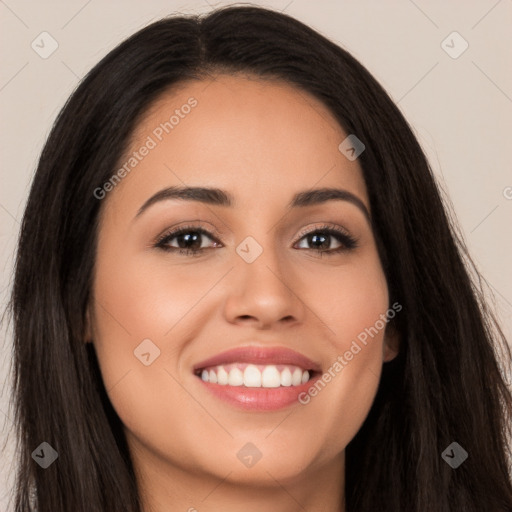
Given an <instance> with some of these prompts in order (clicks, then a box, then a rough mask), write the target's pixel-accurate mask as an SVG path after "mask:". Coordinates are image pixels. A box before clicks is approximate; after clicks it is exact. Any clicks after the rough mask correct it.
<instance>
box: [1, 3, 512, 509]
mask: <svg viewBox="0 0 512 512" xmlns="http://www.w3.org/2000/svg"><path fill="white" fill-rule="evenodd" d="M233 3H234V2H220V3H213V2H206V1H204V0H201V1H199V0H197V1H187V2H179V1H169V0H145V1H133V0H132V1H120V0H115V1H114V0H111V1H102V2H100V1H98V0H89V1H87V0H68V1H64V0H61V1H48V0H47V1H40V2H31V1H28V0H27V1H21V0H5V1H0V20H1V25H2V28H1V30H0V41H1V47H2V49H3V50H2V57H1V58H2V67H1V70H0V109H1V119H2V123H1V128H0V130H1V132H0V134H1V136H0V140H1V142H0V144H1V151H0V161H1V168H0V273H1V278H0V301H1V305H2V306H3V307H5V304H6V302H7V298H8V294H9V293H10V289H11V284H12V265H13V257H14V251H15V244H16V237H17V234H18V229H19V225H20V220H21V218H22V214H23V209H24V205H25V202H26V200H27V195H28V190H29V185H30V182H31V179H32V176H33V173H34V170H35V167H36V163H37V159H38V156H39V153H40V151H41V148H42V146H43V144H44V141H45V139H46V137H47V135H48V133H49V130H50V127H51V125H52V123H53V121H54V119H55V117H56V115H57V113H58V112H59V110H60V109H61V107H62V106H63V105H64V103H65V101H66V99H67V98H68V96H69V95H70V93H71V92H72V91H73V90H74V89H75V87H76V86H77V84H78V83H79V81H80V79H81V78H82V77H83V76H84V75H85V74H86V73H87V71H88V70H89V69H90V68H91V67H92V66H93V65H94V64H96V63H97V62H98V61H99V60H100V59H101V58H102V57H103V56H104V55H105V54H106V53H108V52H109V51H110V50H111V49H112V48H114V47H115V46H116V45H117V44H118V43H120V42H121V41H122V40H123V39H125V38H126V37H127V36H129V35H131V34H133V33H134V32H135V31H137V30H138V29H140V28H142V27H144V26H145V25H147V24H148V23H150V22H151V21H153V20H156V19H159V18H162V17H164V16H168V15H171V14H173V13H174V12H179V13H184V14H187V13H203V12H208V11H210V10H212V9H213V8H215V7H218V6H221V5H227V4H233ZM252 3H253V4H256V5H262V6H268V7H273V8H275V9H278V10H282V11H284V12H286V13H287V14H290V15H292V16H294V17H296V18H298V19H299V20H301V21H303V22H305V23H307V24H308V25H310V26H311V27H313V28H314V29H316V30H318V31H319V32H321V33H322V34H323V35H325V36H327V37H328V38H330V39H331V40H333V41H334V42H336V43H338V44H340V45H341V46H342V47H344V48H346V49H347V50H349V51H350V52H351V53H352V54H353V55H354V56H355V57H356V58H358V59H359V60H360V61H361V62H362V63H363V64H364V65H365V66H366V67H367V68H368V69H369V70H370V72H371V73H372V74H373V75H374V76H375V77H376V78H377V80H379V81H380V83H381V84H382V85H383V86H384V88H385V89H386V90H387V91H388V93H389V94H390V95H391V97H392V98H393V99H394V100H395V102H396V103H397V104H398V106H399V108H400V109H401V110H402V112H403V113H404V115H405V117H406V118H407V119H408V121H409V122H410V124H411V125H412V126H413V128H414V131H415V133H416V135H417V137H418V139H419V141H420V143H421V145H422V146H423V148H424V150H425V151H426V153H427V156H428V157H429V159H430V162H431V165H432V167H433V169H434V171H435V173H436V175H437V176H438V179H439V182H440V183H441V184H442V186H443V188H444V189H445V190H446V192H447V193H448V196H449V198H450V200H451V203H452V205H453V210H454V212H455V214H456V216H457V218H458V221H459V225H460V228H461V230H462V233H463V235H464V237H465V240H466V243H467V245H468V247H469V249H470V252H471V254H472V257H473V258H474V261H475V262H476V263H477V265H478V267H479V269H480V271H481V272H482V274H483V275H484V277H485V278H486V280H487V282H488V283H489V287H490V290H491V291H492V292H493V294H494V302H495V306H494V307H495V311H496V313H497V315H498V317H499V318H500V320H501V323H502V326H503V328H504V331H505V333H506V335H507V337H508V339H509V340H511V339H512V336H511V334H512V268H511V264H510V263H511V261H512V258H511V255H512V237H511V234H512V230H511V225H512V222H511V220H512V172H511V161H512V156H511V148H512V143H511V140H510V139H511V134H512V62H511V60H512V59H511V55H512V30H510V27H511V22H512V1H511V0H480V1H474V0H473V1H465V2H444V1H442V0H436V1H429V2H427V1H426V0H416V1H408V0H401V1H398V0H395V1H387V2H382V1H377V0H375V1H369V0H359V1H357V2H356V1H345V0H339V1H334V0H323V1H307V0H282V1H281V0H279V1H278V0H275V1H268V2H261V1H256V2H252ZM43 32H47V34H49V35H46V34H43V35H41V33H43ZM454 32H456V34H454ZM41 38H45V39H44V41H45V42H44V43H41ZM52 40H54V41H55V42H53V41H52ZM52 44H53V45H54V46H55V45H58V47H57V48H56V50H55V51H54V52H53V53H52V54H51V55H50V56H47V58H43V57H42V56H41V53H42V52H43V49H42V47H43V46H44V48H46V50H45V51H49V50H50V49H51V48H52V47H51V45H52ZM466 46H467V48H466ZM36 49H37V51H36ZM3 307H2V311H3ZM0 347H1V358H0V391H1V394H0V432H1V434H0V450H2V451H1V453H0V455H1V459H0V460H1V463H0V509H1V510H7V509H8V499H9V496H10V495H11V494H12V491H11V487H12V482H13V473H14V467H15V465H14V460H13V448H14V439H13V436H12V434H11V435H8V434H9V431H10V428H11V425H12V422H11V418H12V409H11V408H10V407H9V395H10V383H9V369H10V362H11V357H12V352H11V351H12V338H11V336H10V332H9V329H8V326H6V324H5V323H4V325H3V329H2V331H1V339H0ZM9 508H10V507H9Z"/></svg>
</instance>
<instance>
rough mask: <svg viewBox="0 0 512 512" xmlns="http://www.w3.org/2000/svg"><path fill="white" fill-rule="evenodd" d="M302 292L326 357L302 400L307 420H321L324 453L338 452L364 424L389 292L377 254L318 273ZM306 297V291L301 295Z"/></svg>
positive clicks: (379, 363)
mask: <svg viewBox="0 0 512 512" xmlns="http://www.w3.org/2000/svg"><path fill="white" fill-rule="evenodd" d="M316 277H317V279H316V283H317V286H315V287H311V288H310V289H309V292H307V297H308V304H310V305H311V306H312V308H315V312H317V313H318V317H319V318H320V319H321V321H322V324H324V325H325V327H326V329H324V331H323V332H325V333H326V336H325V337H324V338H323V340H322V341H321V343H322V352H323V353H325V354H329V358H328V360H327V361H326V362H325V365H326V366H325V369H324V374H323V377H322V378H321V379H320V380H321V381H320V382H317V383H316V384H315V385H313V386H312V387H311V388H309V390H308V392H307V394H305V395H303V396H302V397H301V403H303V404H304V407H306V408H310V411H309V415H308V416H309V417H312V418H319V417H323V418H325V420H324V424H323V427H320V426H318V427H317V429H318V431H319V432H320V430H323V431H322V436H323V440H324V441H325V444H324V446H323V448H324V451H323V454H324V456H325V457H326V458H328V457H329V454H330V453H335V452H336V451H340V450H342V449H343V448H344V447H345V446H346V445H347V444H348V443H349V442H350V440H351V439H352V438H353V437H354V436H355V435H356V433H357V431H358V430H359V429H360V427H361V425H362V424H363V422H364V420H365V418H366V416H367V414H368V412H369V410H370V408H371V405H372V403H373V400H374V398H375V394H376V392H377V389H378V385H379V380H380V374H381V369H382V363H383V343H384V334H385V329H386V325H387V323H386V321H385V315H386V312H387V310H388V307H389V303H388V287H387V283H386V279H385V276H384V273H383V270H382V267H381V265H380V262H379V261H378V259H377V256H376V254H374V255H369V256H368V257H365V259H362V260H359V261H358V262H357V263H356V264H354V265H347V267H346V268H339V269H337V271H336V272H332V269H331V271H330V272H326V273H325V275H323V276H322V274H321V273H318V272H317V276H316ZM304 293H306V290H304Z"/></svg>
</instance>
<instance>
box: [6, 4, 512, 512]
mask: <svg viewBox="0 0 512 512" xmlns="http://www.w3.org/2000/svg"><path fill="white" fill-rule="evenodd" d="M238 72H241V73H249V74H251V75H254V76H256V77H261V78H277V79H280V80H282V81H285V82H288V83H290V84H292V85H294V86H296V87H298V88H300V89H302V90H305V91H308V92H309V93H310V94H312V95H314V96H315V97H317V98H318V99H320V100H321V101H322V102H323V103H324V104H325V105H326V106H327V107H328V108H329V109H330V111H331V112H332V113H333V115H334V116H335V117H336V119H337V120H338V121H339V123H340V125H341V126H342V127H343V129H344V130H345V131H346V132H347V133H350V134H356V136H357V137H358V138H359V139H360V140H361V141H362V142H363V143H364V144H365V146H366V150H365V151H364V153H362V154H361V156H360V157H359V162H360V165H361V167H362V169H363V173H364V179H365V182H366V186H367V190H368V194H369V198H370V204H371V210H372V212H373V217H374V220H373V230H374V235H375V238H376V241H377V245H378V251H379V255H380V258H381V262H382V265H383V268H384V272H385V275H386V278H387V282H388V287H389V290H390V303H393V302H395V301H397V302H399V303H400V304H401V305H402V306H403V311H402V312H401V313H400V315H398V316H397V318H396V322H395V327H396V329H398V331H399V333H400V338H401V346H400V353H399V355H398V356H397V358H396V359H395V360H393V361H392V362H390V363H386V364H385V365H384V370H383V374H382V377H381V382H380V386H379V390H378V394H377V397H376V399H375V401H374V403H373V406H372V408H371V411H370V413H369V415H368V417H367V419H366V421H365V423H364V425H363V426H362V428H361V429H360V431H359V432H358V434H357V435H356V437H355V438H354V439H353V440H352V441H351V442H350V444H349V445H348V447H347V452H346V455H347V456H346V482H345V493H346V504H347V512H374V511H379V512H396V511H407V512H448V511H453V510H457V511H461V512H462V511H464V512H482V511H484V510H485V511H487V512H491V511H492V512H498V511H500V512H505V511H509V512H510V511H511V510H512V485H511V480H510V473H509V467H508V463H509V459H507V456H510V452H509V445H508V443H507V434H508V435H510V426H511V419H512V398H511V394H510V391H509V390H508V389H507V386H506V383H505V381H504V378H503V376H502V374H501V373H500V369H499V365H498V360H499V357H501V358H505V357H506V359H504V360H505V361H506V362H507V363H509V362H510V351H507V344H506V340H505V338H504V336H503V334H502V332H501V331H500V329H499V327H498V324H497V323H496V321H495V319H494V317H493V316H492V314H491V313H490V311H489V310H488V308H487V307H486V306H485V302H484V300H483V295H482V290H481V281H478V273H477V272H476V271H475V269H474V266H473V265H472V263H471V260H470V259H469V257H468V256H467V250H466V248H465V247H464V244H463V242H462V239H461V237H460V236H459V235H458V234H457V231H456V228H454V227H453V226H454V224H453V223H452V222H451V221H450V218H449V217H448V215H447V213H446V210H445V208H444V206H443V201H442V196H441V193H440V191H439V189H438V187H437V186H436V183H435V180H434V177H433V175H432V172H431V170H430V168H429V165H428V163H427V161H426V158H425V156H424V154H423V152H422V150H421V149H420V146H419V144H418V142H417V141H416V139H415V137H414V135H413V133H412V131H411V129H410V127H409V126H408V124H407V122H406V121H405V119H404V117H403V116H402V115H401V113H400V112H399V110H398V109H397V107H396V106H395V105H394V103H393V101H392V100H391V99H390V98H389V97H388V95H387V94H386V93H385V91H384V90H383V89H382V87H381V86H380V85H379V84H378V83H377V82H376V81H375V79H374V78H373V77H372V76H371V75H370V73H369V72H368V71H367V70H366V69H365V68H364V67H363V66H362V65H361V64H360V63H359V62H357V61H356V60H355V59H354V58H353V57H352V56H351V55H350V54H349V53H347V52H346V51H345V50H343V49H341V48H340V47H339V46H337V45H335V44H334V43H332V42H330V41H329V40H328V39H326V38H325V37H323V36H321V35H320V34H318V33H317V32H315V31H314V30H312V29H311V28H309V27H307V26H306V25H304V24H302V23H300V22H299V21H297V20H295V19H293V18H291V17H289V16H287V15H284V14H281V13H278V12H274V11H272V10H268V9H263V8H256V7H228V8H223V9H219V10H216V11H213V12H212V13H210V14H208V15H206V16H204V17H202V16H190V17H171V18H168V19H163V20H161V21H158V22H156V23H153V24H151V25H149V26H148V27H146V28H144V29H143V30H141V31H139V32H137V33H136V34H135V35H133V36H132V37H130V38H129V39H128V40H126V41H124V42H123V43H122V44H120V45H119V46H118V47H117V48H115V49H114V50H112V51H111V52H110V53H109V54H108V55H107V56H106V57H105V58H104V59H103V60H102V61H101V62H100V63H99V64H97V65H96V66H95V67H94V68H93V69H92V70H91V71H90V73H89V74H88V75H87V76H86V77H85V79H84V80H83V81H82V82H81V84H80V85H79V87H78V88H77V89H76V91H75V92H74V93H73V95H72V96H71V97H70V99H69V100H68V102H67V103H66V105H65V106H64V108H63V109H62V111H61V112H60V114H59V116H58V119H57V120H56V122H55V125H54V127H53V129H52V132H51V134H50V136H49V138H48V141H47V143H46V145H45V147H44V150H43V152H42V155H41V158H40V161H39V165H38V168H37V172H36V174H35V177H34V180H33V184H32V188H31V191H30V195H29V198H28V203H27V206H26V211H25V215H24V218H23V223H22V227H21V233H20V239H19V248H18V253H17V260H16V269H15V279H14V289H13V295H12V299H11V308H12V314H13V321H14V351H15V358H14V390H15V395H14V406H15V413H16V425H17V428H18V436H19V438H18V439H19V473H18V478H17V488H16V496H15V501H16V511H17V512H28V511H29V510H33V508H31V506H30V501H31V498H30V496H31V493H32V494H33V499H32V501H33V502H34V504H35V505H37V510H38V512H70V511H73V512H112V511H124V512H136V511H140V500H139V497H138V491H137V487H136V483H135V478H134V471H133V467H132V465H131V461H130V457H129V454H128V450H127V447H126V443H125V439H124V436H123V433H122V428H121V426H122V425H121V422H120V419H119V418H118V417H117V415H116V413H115V411H114V410H113V408H112V406H111V404H110V402H109V400H108V398H107V395H106V392H105V389H104V387H103V383H102V380H101V376H100V373H99V371H98V364H97V360H96V356H95V353H94V349H93V346H92V344H84V343H83V337H84V330H85V312H86V309H87V306H88V303H89V300H90V298H91V280H92V275H93V268H94V264H95V249H96V237H97V232H98V215H99V212H100V206H101V201H98V199H97V198H96V197H95V196H94V195H93V191H94V190H95V189H96V188H97V187H101V186H102V184H104V183H105V182H106V181H107V180H108V179H109V178H110V177H111V176H112V174H113V172H114V171H115V169H116V165H117V163H118V161H119V159H120V157H121V155H122V154H123V152H124V151H125V150H126V148H127V145H128V143H129V140H130V136H131V134H132V133H133V130H134V128H135V126H136V125H137V122H138V120H139V119H140V118H141V116H142V115H143V114H144V112H146V111H147V109H148V108H149V107H150V106H151V105H152V103H153V102H154V101H155V100H156V99H157V98H158V97H159V96H160V95H161V94H162V93H164V92H165V91H168V90H169V89H172V88H173V87H174V86H176V85H177V84H179V83H183V82H184V81H186V80H194V79H201V78H204V77H205V76H209V75H212V74H215V73H232V74H233V73H238ZM472 275H473V276H477V279H471V276H472ZM500 349H501V351H502V352H503V353H502V354H501V355H500V356H499V357H498V352H499V350H500ZM42 441H47V442H48V443H49V444H50V445H51V446H53V447H54V448H55V449H56V450H57V452H58V453H59V458H58V462H57V463H54V464H53V465H51V466H50V467H49V468H47V469H42V468H41V467H39V466H38V465H37V464H36V463H35V462H34V460H33V459H32V457H31V453H32V451H33V450H34V449H35V448H36V447H37V446H38V445H39V444H40V443H41V442H42ZM454 441H456V442H457V443H459V444H460V445H461V446H462V447H463V448H464V449H465V450H466V451H467V452H468V454H469V457H468V459H467V460H466V461H465V462H464V463H463V464H462V465H460V466H459V467H458V468H457V469H452V468H451V467H450V466H449V465H448V464H447V463H446V462H445V461H444V460H443V459H442V457H441V453H442V452H443V450H445V448H446V447H447V446H448V445H450V444H451V443H452V442H454Z"/></svg>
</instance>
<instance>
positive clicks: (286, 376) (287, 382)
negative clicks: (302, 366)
mask: <svg viewBox="0 0 512 512" xmlns="http://www.w3.org/2000/svg"><path fill="white" fill-rule="evenodd" d="M291 385H292V372H291V371H290V370H289V369H288V368H285V369H284V370H283V371H282V372H281V386H286V387H288V386H291Z"/></svg>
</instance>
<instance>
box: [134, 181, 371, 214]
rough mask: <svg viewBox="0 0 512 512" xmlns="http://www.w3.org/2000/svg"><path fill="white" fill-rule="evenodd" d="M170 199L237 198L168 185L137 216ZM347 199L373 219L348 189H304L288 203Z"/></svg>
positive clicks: (224, 201) (229, 201)
mask: <svg viewBox="0 0 512 512" xmlns="http://www.w3.org/2000/svg"><path fill="white" fill-rule="evenodd" d="M170 199H179V200H183V201H199V202H201V203H205V204H211V205H215V206H230V207H232V206H234V204H235V199H234V197H233V196H232V195H231V194H229V193H228V192H226V191H224V190H221V189H219V188H210V187H178V186H175V187H167V188H164V189H162V190H160V191H158V192H157V193H156V194H154V195H152V196H151V197H150V198H149V199H148V200H147V201H146V202H145V203H144V204H143V205H142V206H141V207H140V208H139V210H138V212H137V214H136V215H135V218H137V217H139V216H140V215H142V213H143V212H144V211H145V210H147V209H148V208H149V207H150V206H152V205H154V204H155V203H158V202H160V201H167V200H170ZM333 200H339V201H347V202H349V203H352V204H353V205H354V206H357V208H359V209H360V210H361V211H362V212H363V214H364V216H365V217H366V218H367V220H368V221H371V218H370V212H369V211H368V209H367V208H366V205H365V204H364V203H363V201H361V199H359V197H357V196H356V195H354V194H352V192H349V191H348V190H344V189H340V188H329V187H324V188H318V189H311V190H303V191H302V192H298V193H297V194H295V195H294V196H293V198H292V200H291V201H290V203H289V204H288V208H304V207H307V206H314V205H318V204H323V203H326V202H327V201H333Z"/></svg>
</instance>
